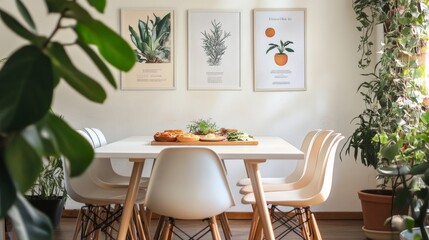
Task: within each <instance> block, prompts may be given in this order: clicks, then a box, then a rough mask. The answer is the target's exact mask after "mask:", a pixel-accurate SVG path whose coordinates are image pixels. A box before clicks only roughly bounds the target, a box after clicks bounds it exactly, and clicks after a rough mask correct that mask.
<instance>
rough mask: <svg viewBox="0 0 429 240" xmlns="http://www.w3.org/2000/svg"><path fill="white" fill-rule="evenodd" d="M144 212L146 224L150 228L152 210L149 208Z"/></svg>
mask: <svg viewBox="0 0 429 240" xmlns="http://www.w3.org/2000/svg"><path fill="white" fill-rule="evenodd" d="M145 212H146V219H147V223H148V224H149V225H148V226H150V224H151V221H152V210H150V209H149V208H146V209H145Z"/></svg>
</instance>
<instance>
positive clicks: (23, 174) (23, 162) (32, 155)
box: [5, 133, 42, 192]
mask: <svg viewBox="0 0 429 240" xmlns="http://www.w3.org/2000/svg"><path fill="white" fill-rule="evenodd" d="M5 163H6V167H7V169H8V171H9V173H10V175H11V176H12V178H13V179H14V180H15V183H16V185H17V187H18V189H19V191H20V192H25V191H27V190H28V189H29V188H30V187H31V185H33V182H34V181H35V180H36V178H37V176H38V175H39V173H40V171H41V170H42V160H41V158H40V156H39V154H38V152H37V151H36V149H34V148H33V147H32V146H31V145H30V144H29V143H28V142H27V141H26V140H25V139H24V138H23V136H22V135H21V133H18V134H17V135H15V136H14V137H13V138H12V139H11V140H10V141H9V142H8V143H7V145H6V152H5Z"/></svg>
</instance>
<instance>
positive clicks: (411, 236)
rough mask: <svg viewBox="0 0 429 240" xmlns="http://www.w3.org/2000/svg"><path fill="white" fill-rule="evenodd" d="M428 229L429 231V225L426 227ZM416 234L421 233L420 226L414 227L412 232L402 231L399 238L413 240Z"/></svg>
mask: <svg viewBox="0 0 429 240" xmlns="http://www.w3.org/2000/svg"><path fill="white" fill-rule="evenodd" d="M426 231H429V227H426ZM416 234H420V228H417V227H415V228H413V229H412V231H411V232H409V231H408V230H403V231H402V232H401V234H399V239H401V240H413V239H414V235H416ZM420 236H421V234H420Z"/></svg>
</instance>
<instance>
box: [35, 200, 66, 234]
mask: <svg viewBox="0 0 429 240" xmlns="http://www.w3.org/2000/svg"><path fill="white" fill-rule="evenodd" d="M27 199H28V201H29V202H30V203H31V205H33V207H35V208H36V209H37V210H39V211H41V212H42V213H44V214H45V215H46V216H48V218H49V219H50V220H51V223H52V226H53V227H54V228H55V227H57V226H58V224H59V223H60V220H61V215H62V213H63V209H64V204H65V202H66V201H65V198H64V197H56V198H54V199H40V198H38V197H34V196H30V197H29V196H27Z"/></svg>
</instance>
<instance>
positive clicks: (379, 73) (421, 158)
mask: <svg viewBox="0 0 429 240" xmlns="http://www.w3.org/2000/svg"><path fill="white" fill-rule="evenodd" d="M428 3H429V1H428V0H375V1H374V0H354V1H353V9H354V11H355V13H356V19H357V21H358V23H359V26H358V27H357V29H358V30H359V31H360V32H361V38H360V44H359V48H358V49H359V51H360V52H361V58H360V60H359V63H358V65H359V67H360V68H367V67H368V66H370V63H371V60H372V58H373V54H372V53H373V51H374V50H373V42H372V41H371V36H372V34H373V33H374V29H375V26H376V25H378V24H382V27H383V33H384V39H383V42H382V48H381V51H380V53H381V56H380V60H379V61H378V62H377V63H376V64H375V67H374V69H373V71H372V72H371V73H368V74H364V75H365V76H367V77H369V78H370V79H369V80H368V81H365V82H364V83H362V84H361V85H360V86H359V89H358V90H359V92H360V94H361V95H362V96H363V100H364V102H365V106H366V108H365V109H364V110H363V112H362V113H361V114H359V115H358V116H357V117H356V119H358V121H357V123H356V125H357V128H356V129H355V131H354V133H353V135H352V136H351V137H350V138H349V141H348V142H347V143H346V145H345V147H346V153H348V154H350V153H351V151H352V150H353V151H354V154H353V155H354V158H355V159H357V158H358V156H360V157H361V160H362V163H364V164H365V165H366V166H372V167H374V168H377V170H378V172H379V173H380V174H381V175H380V176H382V177H387V178H384V179H391V177H395V179H399V180H400V181H399V182H400V183H402V184H403V186H404V190H403V191H401V193H400V196H399V198H397V199H399V200H400V201H399V202H397V203H399V204H404V203H405V202H407V203H408V204H410V209H411V218H407V220H406V223H407V226H408V227H409V228H410V227H412V226H413V224H416V225H418V226H419V227H420V229H421V232H422V235H419V236H414V239H425V240H428V239H429V237H428V234H427V233H426V231H425V218H426V217H425V216H426V210H427V208H428V200H429V197H428V196H429V195H428V194H429V190H428V183H429V177H428V176H429V171H428V169H429V164H428V161H427V158H428V155H429V148H428V145H427V142H428V140H429V135H428V133H429V131H428V129H429V128H428V126H429V125H428V123H429V115H428V114H429V113H428V112H427V109H428V107H429V104H428V97H427V89H426V87H425V77H426V76H425V62H424V60H423V59H424V57H422V55H423V56H424V54H423V53H426V45H427V41H428V33H429V32H428V26H429V23H428V22H429V19H428V16H429V10H428ZM359 153H360V154H359ZM410 169H411V170H410ZM423 173H425V174H424V175H423V176H422V177H420V178H412V179H413V180H411V181H410V178H409V177H407V176H410V175H421V174H423Z"/></svg>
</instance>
